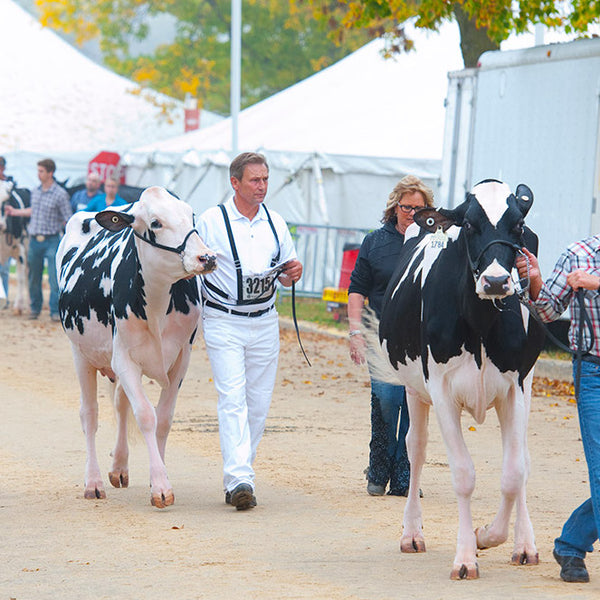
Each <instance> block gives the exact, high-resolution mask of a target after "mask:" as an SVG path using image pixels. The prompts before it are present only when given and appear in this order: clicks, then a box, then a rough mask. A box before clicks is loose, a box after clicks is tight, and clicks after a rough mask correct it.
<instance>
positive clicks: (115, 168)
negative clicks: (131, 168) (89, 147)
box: [88, 152, 125, 183]
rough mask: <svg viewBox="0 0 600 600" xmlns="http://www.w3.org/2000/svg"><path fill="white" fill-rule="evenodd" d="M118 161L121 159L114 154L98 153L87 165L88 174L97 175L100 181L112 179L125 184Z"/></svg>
mask: <svg viewBox="0 0 600 600" xmlns="http://www.w3.org/2000/svg"><path fill="white" fill-rule="evenodd" d="M120 161H121V157H120V156H119V155H118V154H117V153H116V152H100V154H97V155H96V156H94V158H92V160H90V162H89V163H88V173H98V175H100V179H102V181H106V178H107V177H114V178H115V179H117V181H119V182H121V183H125V174H124V173H123V172H122V171H121V166H120V164H119V163H120Z"/></svg>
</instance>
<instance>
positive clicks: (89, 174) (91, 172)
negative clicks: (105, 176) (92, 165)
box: [86, 171, 102, 183]
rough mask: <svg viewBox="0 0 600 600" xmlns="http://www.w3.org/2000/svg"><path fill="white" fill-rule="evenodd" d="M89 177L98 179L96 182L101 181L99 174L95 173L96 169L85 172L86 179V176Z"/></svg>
mask: <svg viewBox="0 0 600 600" xmlns="http://www.w3.org/2000/svg"><path fill="white" fill-rule="evenodd" d="M90 177H91V178H92V179H95V180H96V181H98V182H100V183H102V177H100V174H99V173H97V172H96V171H90V172H89V173H88V174H87V176H86V179H88V178H90Z"/></svg>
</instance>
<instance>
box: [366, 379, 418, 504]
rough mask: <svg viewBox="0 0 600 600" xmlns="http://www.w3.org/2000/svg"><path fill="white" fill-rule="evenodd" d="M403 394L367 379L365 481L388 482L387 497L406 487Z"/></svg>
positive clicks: (407, 469)
mask: <svg viewBox="0 0 600 600" xmlns="http://www.w3.org/2000/svg"><path fill="white" fill-rule="evenodd" d="M409 423H410V421H409V418H408V406H407V404H406V391H405V390H404V387H403V386H401V385H391V384H389V383H383V382H381V381H377V380H376V379H373V378H371V442H370V444H369V448H370V453H369V469H368V471H367V479H368V480H369V481H371V482H373V483H374V484H376V485H382V486H384V487H385V486H386V485H387V483H388V481H389V482H390V492H389V493H390V494H394V493H396V494H398V493H405V492H406V490H407V489H408V485H409V483H410V463H409V461H408V453H407V452H406V432H407V431H408V426H409Z"/></svg>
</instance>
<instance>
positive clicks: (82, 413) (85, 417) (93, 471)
mask: <svg viewBox="0 0 600 600" xmlns="http://www.w3.org/2000/svg"><path fill="white" fill-rule="evenodd" d="M73 359H74V362H75V369H76V371H77V377H78V379H79V385H80V387H81V400H80V402H81V404H80V410H79V418H80V419H81V427H82V429H83V433H84V435H85V445H86V454H87V459H86V464H85V490H84V493H83V495H84V498H88V499H96V498H106V492H105V491H104V483H103V481H102V475H101V474H100V465H99V464H98V456H97V453H96V432H97V431H98V398H97V396H96V393H97V383H96V369H95V368H94V367H92V365H90V364H89V363H88V362H87V361H86V360H85V359H84V358H83V357H82V356H81V354H80V353H79V352H78V351H77V350H76V349H75V348H74V347H73Z"/></svg>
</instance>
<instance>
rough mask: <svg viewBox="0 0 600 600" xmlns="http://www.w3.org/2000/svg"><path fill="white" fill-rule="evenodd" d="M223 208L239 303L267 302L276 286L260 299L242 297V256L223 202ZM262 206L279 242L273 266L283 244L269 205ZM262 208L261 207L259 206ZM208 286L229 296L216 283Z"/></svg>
mask: <svg viewBox="0 0 600 600" xmlns="http://www.w3.org/2000/svg"><path fill="white" fill-rule="evenodd" d="M218 206H219V208H220V209H221V213H223V220H224V221H225V229H226V230H227V237H228V238H229V244H230V246H231V254H232V256H233V264H234V265H235V272H236V276H237V305H238V306H241V305H246V304H260V303H263V302H265V300H269V299H270V298H271V297H272V296H273V294H274V293H275V288H273V294H271V296H269V298H260V299H258V300H247V301H243V300H242V298H243V296H244V292H243V287H244V280H243V276H242V263H241V262H240V257H239V255H238V251H237V247H236V245H235V240H234V239H233V232H232V230H231V222H230V221H229V216H228V215H227V210H226V209H225V206H224V205H223V204H219V205H218ZM262 207H263V208H264V210H265V214H266V215H267V220H268V221H269V225H270V226H271V231H272V232H273V235H274V236H275V242H276V243H277V254H276V255H275V256H274V257H273V258H272V259H271V267H274V266H275V265H276V264H277V263H278V262H279V257H280V256H281V244H280V243H279V236H278V235H277V231H276V230H275V225H274V224H273V220H272V219H271V215H270V214H269V211H268V210H267V207H266V206H265V205H264V204H263V205H262ZM259 210H260V208H259ZM205 283H206V286H207V287H208V288H209V289H210V290H211V291H213V292H215V293H217V294H219V296H221V297H223V298H227V294H225V293H224V292H223V291H222V290H220V289H218V288H217V287H215V286H214V285H212V284H210V283H208V282H206V281H205Z"/></svg>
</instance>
